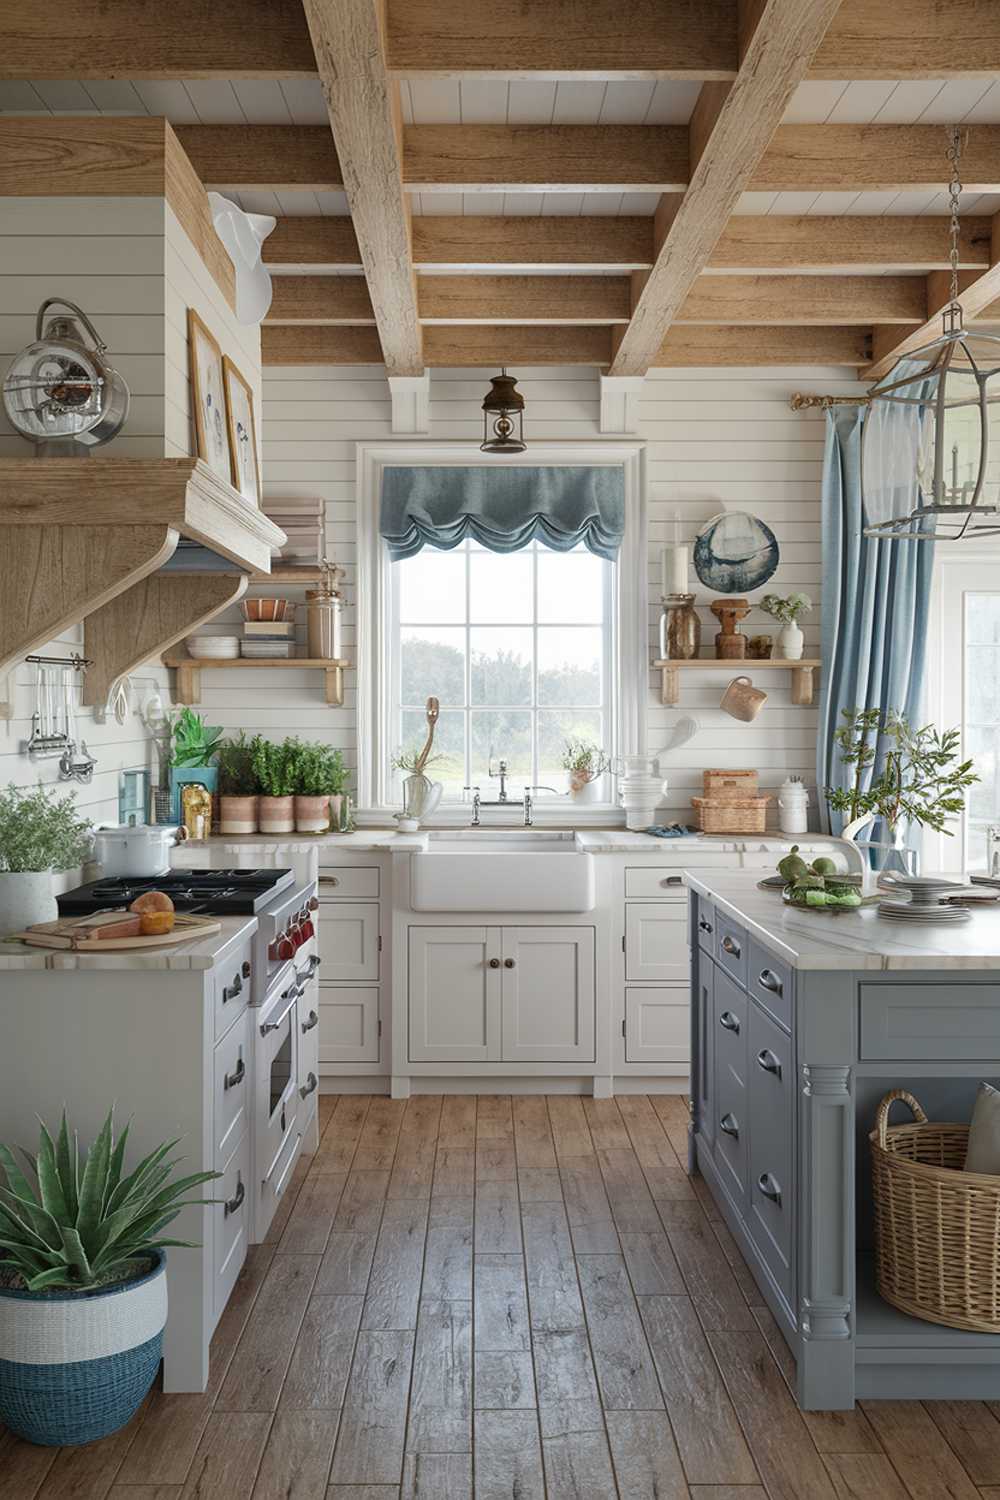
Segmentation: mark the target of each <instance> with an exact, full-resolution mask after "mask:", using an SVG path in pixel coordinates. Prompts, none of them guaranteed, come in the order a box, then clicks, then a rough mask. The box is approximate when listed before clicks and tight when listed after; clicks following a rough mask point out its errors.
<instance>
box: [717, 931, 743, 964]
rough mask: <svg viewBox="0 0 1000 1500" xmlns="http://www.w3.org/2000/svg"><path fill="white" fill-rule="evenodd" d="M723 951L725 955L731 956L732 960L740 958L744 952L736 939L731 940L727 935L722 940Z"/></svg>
mask: <svg viewBox="0 0 1000 1500" xmlns="http://www.w3.org/2000/svg"><path fill="white" fill-rule="evenodd" d="M722 951H723V953H728V954H730V956H731V957H732V958H739V956H740V953H741V951H742V950H741V948H740V945H739V943H738V942H737V941H736V940H735V938H731V937H730V936H729V934H728V933H726V936H725V937H724V938H723V939H722Z"/></svg>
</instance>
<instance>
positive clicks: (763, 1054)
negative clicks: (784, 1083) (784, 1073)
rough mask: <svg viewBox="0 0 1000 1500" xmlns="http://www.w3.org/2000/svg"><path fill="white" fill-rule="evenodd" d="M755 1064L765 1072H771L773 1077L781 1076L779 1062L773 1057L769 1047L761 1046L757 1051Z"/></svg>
mask: <svg viewBox="0 0 1000 1500" xmlns="http://www.w3.org/2000/svg"><path fill="white" fill-rule="evenodd" d="M757 1066H758V1068H762V1069H763V1070H764V1072H765V1073H773V1074H774V1076H775V1078H780V1077H781V1063H780V1062H779V1061H778V1059H777V1058H776V1057H775V1055H774V1053H773V1052H772V1051H771V1049H770V1047H762V1048H761V1050H760V1051H759V1052H758V1053H757Z"/></svg>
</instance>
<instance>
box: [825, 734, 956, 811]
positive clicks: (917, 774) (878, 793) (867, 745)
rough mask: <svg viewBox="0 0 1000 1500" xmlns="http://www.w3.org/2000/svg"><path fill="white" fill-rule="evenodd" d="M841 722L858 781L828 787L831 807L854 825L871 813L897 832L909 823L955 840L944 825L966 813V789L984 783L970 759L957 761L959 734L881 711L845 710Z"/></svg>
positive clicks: (843, 745)
mask: <svg viewBox="0 0 1000 1500" xmlns="http://www.w3.org/2000/svg"><path fill="white" fill-rule="evenodd" d="M841 718H842V719H843V721H844V722H843V723H842V724H841V725H840V727H839V729H837V730H836V731H835V733H834V736H833V737H834V740H835V741H836V743H837V745H838V746H839V747H840V753H841V760H842V761H843V763H844V765H846V766H853V767H854V780H853V782H852V783H851V785H850V786H849V787H829V786H828V787H827V788H826V797H827V800H828V802H829V804H830V807H831V808H832V809H833V810H834V811H836V812H841V813H844V814H845V815H846V817H847V820H848V822H852V823H853V822H854V820H855V819H856V818H860V817H861V815H862V814H863V813H872V814H874V815H876V816H878V817H880V818H881V819H882V821H883V823H885V825H886V827H887V828H888V829H889V830H891V831H893V832H894V831H895V829H896V828H897V826H898V825H899V824H900V823H901V822H903V821H907V822H911V823H919V824H920V825H922V826H923V827H926V828H933V829H934V831H935V833H946V834H949V835H950V834H951V831H952V830H951V829H950V828H946V827H945V823H946V822H947V820H948V819H949V818H950V817H954V816H956V815H957V814H958V813H960V812H962V810H963V808H964V807H965V796H964V793H965V791H966V789H967V788H968V787H970V786H972V785H974V783H975V782H977V781H978V780H979V777H978V776H977V775H976V773H975V771H973V769H972V766H973V762H972V761H971V760H964V761H959V760H958V756H959V754H960V746H961V735H960V733H959V731H958V730H957V729H946V730H945V731H944V733H943V734H942V733H941V731H940V730H938V729H936V728H935V726H934V725H933V724H925V725H924V727H923V728H922V729H914V728H913V727H912V726H911V724H910V723H909V721H908V720H907V719H906V718H905V716H904V715H903V714H898V713H896V712H895V711H894V710H890V711H889V712H888V713H886V714H883V713H882V712H881V711H880V710H879V709H877V708H864V709H858V708H845V709H842V710H841ZM866 781H867V785H866Z"/></svg>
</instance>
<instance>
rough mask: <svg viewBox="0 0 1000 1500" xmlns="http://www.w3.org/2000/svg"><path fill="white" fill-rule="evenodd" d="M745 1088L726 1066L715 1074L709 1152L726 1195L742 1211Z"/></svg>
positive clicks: (745, 1168)
mask: <svg viewBox="0 0 1000 1500" xmlns="http://www.w3.org/2000/svg"><path fill="white" fill-rule="evenodd" d="M747 1134H748V1132H747V1091H746V1089H745V1088H744V1086H743V1084H742V1083H741V1082H740V1080H739V1079H738V1078H737V1076H736V1074H735V1073H733V1072H732V1071H731V1069H729V1068H722V1069H718V1070H717V1071H716V1075H715V1145H714V1147H713V1155H714V1157H715V1162H716V1165H717V1166H718V1168H719V1175H720V1176H721V1178H722V1180H723V1182H724V1183H725V1184H726V1187H727V1188H728V1190H729V1195H730V1197H731V1198H732V1199H733V1201H734V1203H735V1204H736V1205H737V1207H738V1208H739V1210H740V1213H743V1212H744V1211H745V1209H744V1206H745V1203H746V1189H747Z"/></svg>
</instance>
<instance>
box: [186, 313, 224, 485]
mask: <svg viewBox="0 0 1000 1500" xmlns="http://www.w3.org/2000/svg"><path fill="white" fill-rule="evenodd" d="M187 322H188V353H189V358H190V363H191V404H192V406H193V408H194V425H195V432H196V435H197V439H198V457H199V458H201V459H203V460H204V461H205V463H207V464H208V466H209V468H210V469H212V470H214V472H215V473H216V474H218V475H219V477H220V478H221V479H228V480H231V479H232V465H231V462H230V457H229V442H228V440H227V436H226V398H225V394H224V391H223V379H222V351H221V349H220V348H219V346H218V344H217V343H216V341H215V339H214V338H213V336H212V335H211V333H209V331H208V329H207V328H206V327H205V325H204V323H203V322H202V321H201V319H200V318H199V316H198V314H197V313H196V312H195V310H194V308H193V307H189V308H188V315H187Z"/></svg>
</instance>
